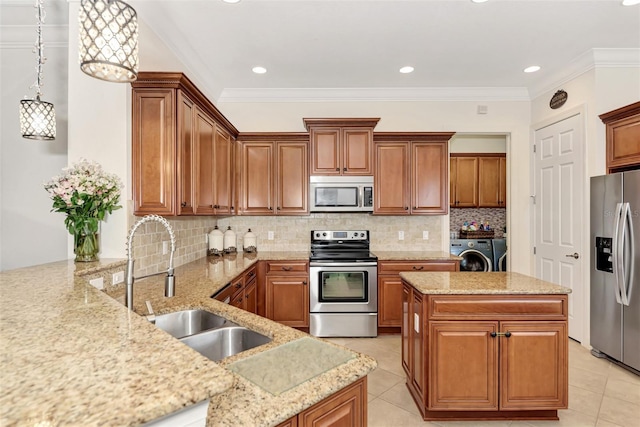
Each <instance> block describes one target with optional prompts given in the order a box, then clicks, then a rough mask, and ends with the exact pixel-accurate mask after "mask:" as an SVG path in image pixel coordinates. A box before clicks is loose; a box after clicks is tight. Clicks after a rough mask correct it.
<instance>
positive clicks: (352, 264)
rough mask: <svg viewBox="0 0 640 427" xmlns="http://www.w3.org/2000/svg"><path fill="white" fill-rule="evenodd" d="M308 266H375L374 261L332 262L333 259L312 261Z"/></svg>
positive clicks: (376, 264)
mask: <svg viewBox="0 0 640 427" xmlns="http://www.w3.org/2000/svg"><path fill="white" fill-rule="evenodd" d="M309 266H310V267H377V266H378V263H377V262H376V261H372V262H370V261H367V262H334V261H325V262H322V261H312V262H310V263H309Z"/></svg>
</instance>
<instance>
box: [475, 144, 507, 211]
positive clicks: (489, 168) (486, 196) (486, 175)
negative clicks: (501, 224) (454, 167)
mask: <svg viewBox="0 0 640 427" xmlns="http://www.w3.org/2000/svg"><path fill="white" fill-rule="evenodd" d="M504 173H505V170H504V167H503V165H502V162H501V158H500V157H479V158H478V207H481V208H501V207H504V190H503V189H502V185H503V183H504V180H505V179H504V177H503V174H504Z"/></svg>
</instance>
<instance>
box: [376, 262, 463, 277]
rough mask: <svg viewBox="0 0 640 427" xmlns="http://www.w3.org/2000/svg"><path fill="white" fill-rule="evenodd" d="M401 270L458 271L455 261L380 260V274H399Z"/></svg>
mask: <svg viewBox="0 0 640 427" xmlns="http://www.w3.org/2000/svg"><path fill="white" fill-rule="evenodd" d="M401 271H456V262H455V261H414V262H410V261H400V262H390V261H383V262H378V274H397V273H399V272H401Z"/></svg>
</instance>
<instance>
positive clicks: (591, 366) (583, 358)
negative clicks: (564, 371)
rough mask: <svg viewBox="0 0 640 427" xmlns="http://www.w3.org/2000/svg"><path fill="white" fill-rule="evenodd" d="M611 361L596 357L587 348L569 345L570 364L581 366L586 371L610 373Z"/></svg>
mask: <svg viewBox="0 0 640 427" xmlns="http://www.w3.org/2000/svg"><path fill="white" fill-rule="evenodd" d="M609 365H611V362H609V361H608V360H607V359H600V358H597V357H595V356H594V355H592V354H591V352H589V350H587V349H586V348H584V347H582V346H579V347H575V346H570V347H569V366H570V367H572V368H580V369H584V370H586V371H591V372H595V373H600V374H603V375H608V372H609Z"/></svg>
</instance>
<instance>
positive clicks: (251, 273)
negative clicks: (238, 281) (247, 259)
mask: <svg viewBox="0 0 640 427" xmlns="http://www.w3.org/2000/svg"><path fill="white" fill-rule="evenodd" d="M256 275H257V268H256V266H255V264H254V265H252V266H251V267H249V268H248V269H247V270H246V271H245V272H244V281H245V284H247V283H249V282H250V281H252V280H253V279H255V278H256Z"/></svg>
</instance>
